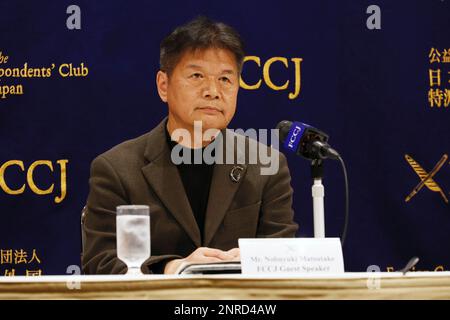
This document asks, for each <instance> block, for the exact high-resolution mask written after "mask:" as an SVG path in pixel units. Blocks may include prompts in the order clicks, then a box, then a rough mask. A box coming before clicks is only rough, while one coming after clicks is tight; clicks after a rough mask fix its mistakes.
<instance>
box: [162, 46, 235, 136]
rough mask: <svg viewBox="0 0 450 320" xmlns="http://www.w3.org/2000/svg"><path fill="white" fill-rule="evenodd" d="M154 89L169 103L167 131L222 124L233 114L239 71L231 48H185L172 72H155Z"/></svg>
mask: <svg viewBox="0 0 450 320" xmlns="http://www.w3.org/2000/svg"><path fill="white" fill-rule="evenodd" d="M157 84H158V92H159V95H160V97H161V99H162V100H163V101H164V102H167V104H168V106H169V124H168V126H169V131H170V130H174V129H177V128H185V129H188V130H192V128H193V125H194V121H202V126H203V130H206V129H210V128H214V129H223V128H225V127H226V126H227V125H228V123H229V122H230V121H231V119H232V118H233V116H234V113H235V110H236V102H237V93H238V89H239V71H238V68H237V65H236V59H235V57H234V55H233V53H232V52H230V51H228V50H225V49H215V48H214V49H213V48H211V49H205V50H196V51H187V52H185V53H184V54H183V56H182V57H181V59H180V60H179V62H178V64H177V65H176V66H175V68H174V70H173V71H172V74H171V75H170V76H168V75H167V74H166V73H164V72H161V71H160V72H158V76H157Z"/></svg>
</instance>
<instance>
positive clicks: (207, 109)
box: [197, 106, 222, 114]
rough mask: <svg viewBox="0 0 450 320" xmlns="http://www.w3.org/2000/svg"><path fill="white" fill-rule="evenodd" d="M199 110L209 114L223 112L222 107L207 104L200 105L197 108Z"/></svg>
mask: <svg viewBox="0 0 450 320" xmlns="http://www.w3.org/2000/svg"><path fill="white" fill-rule="evenodd" d="M197 109H198V110H200V111H202V112H205V113H207V114H216V113H220V112H222V110H221V109H219V108H217V107H213V106H205V107H200V108H197Z"/></svg>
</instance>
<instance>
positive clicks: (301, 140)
mask: <svg viewBox="0 0 450 320" xmlns="http://www.w3.org/2000/svg"><path fill="white" fill-rule="evenodd" d="M276 128H277V129H279V130H280V136H279V138H280V142H281V143H282V144H283V145H284V147H285V148H286V149H288V150H289V151H291V152H294V153H295V154H296V155H299V156H302V157H303V158H306V159H308V160H323V159H328V158H329V159H334V160H337V159H339V158H340V155H339V153H338V152H337V151H336V150H334V149H333V148H331V146H330V145H329V144H328V138H329V137H328V135H327V134H326V133H325V132H323V131H321V130H319V129H316V128H314V127H312V126H310V125H308V124H305V123H302V122H298V121H295V122H292V121H288V120H283V121H281V122H280V123H278V125H277V127H276Z"/></svg>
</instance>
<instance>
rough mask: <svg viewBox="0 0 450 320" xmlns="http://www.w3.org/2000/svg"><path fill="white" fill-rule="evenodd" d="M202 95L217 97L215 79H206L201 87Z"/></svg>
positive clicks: (210, 97)
mask: <svg viewBox="0 0 450 320" xmlns="http://www.w3.org/2000/svg"><path fill="white" fill-rule="evenodd" d="M203 97H204V98H206V99H211V100H215V99H219V97H220V93H219V87H218V86H217V83H216V80H215V79H207V81H205V87H204V88H203Z"/></svg>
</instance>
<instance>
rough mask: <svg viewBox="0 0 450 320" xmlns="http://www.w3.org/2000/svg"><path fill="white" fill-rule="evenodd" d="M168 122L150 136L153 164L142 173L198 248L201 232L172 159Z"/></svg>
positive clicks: (158, 127)
mask: <svg viewBox="0 0 450 320" xmlns="http://www.w3.org/2000/svg"><path fill="white" fill-rule="evenodd" d="M165 123H166V121H165V120H164V121H162V122H161V123H160V125H159V126H157V127H156V128H155V129H154V130H153V131H152V132H151V133H150V135H149V137H148V142H147V148H146V151H145V157H146V158H147V159H148V160H149V161H150V163H149V164H147V165H146V166H144V167H143V168H142V172H143V174H144V176H145V179H146V180H147V182H148V183H149V184H150V185H151V187H152V188H153V190H154V192H155V193H156V195H157V196H158V197H159V199H160V200H161V201H162V202H163V204H164V205H165V207H166V208H167V209H168V210H169V211H170V212H171V213H172V215H173V216H174V217H175V219H176V220H177V221H178V223H179V224H180V225H181V226H182V227H183V229H184V230H185V231H186V233H187V234H188V235H189V237H190V238H191V239H192V241H193V242H194V243H195V245H196V246H197V247H200V246H201V234H200V230H199V228H198V225H197V222H196V221H195V217H194V214H193V212H192V209H191V206H190V204H189V200H188V198H187V196H186V192H185V190H184V186H183V183H182V181H181V178H180V175H179V173H178V169H177V167H176V166H175V165H174V164H173V163H172V161H171V159H170V149H169V147H168V145H167V143H166V136H165V132H164V130H166V129H165ZM150 214H151V208H150ZM169 236H170V235H169Z"/></svg>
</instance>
